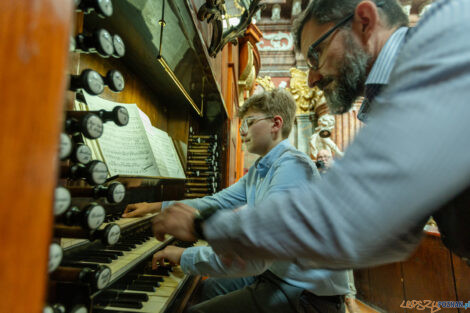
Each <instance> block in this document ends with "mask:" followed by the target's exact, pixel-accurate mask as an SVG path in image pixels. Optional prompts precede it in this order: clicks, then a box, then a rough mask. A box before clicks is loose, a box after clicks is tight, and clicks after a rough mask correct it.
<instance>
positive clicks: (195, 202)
mask: <svg viewBox="0 0 470 313" xmlns="http://www.w3.org/2000/svg"><path fill="white" fill-rule="evenodd" d="M319 177H320V176H319V174H318V171H317V169H316V167H315V164H314V163H313V162H312V160H311V159H310V158H309V157H308V156H307V155H305V154H304V153H302V152H300V151H298V150H296V149H295V148H294V147H293V146H292V145H291V144H290V143H289V141H288V140H287V139H286V140H283V141H282V142H281V143H279V144H278V145H277V146H276V147H274V148H273V149H272V150H271V151H270V152H269V153H268V154H266V155H265V156H264V157H262V158H260V159H258V160H257V161H256V163H255V164H254V165H253V166H252V167H251V168H250V169H249V171H248V173H247V174H246V175H245V176H243V177H242V178H241V179H240V180H239V181H238V182H236V183H235V184H233V185H232V186H230V187H228V188H226V189H224V190H222V191H220V192H218V193H216V194H214V195H212V196H207V197H204V198H200V199H191V200H184V201H182V202H184V203H186V204H188V205H190V206H192V207H194V208H196V209H199V210H201V209H204V208H208V207H217V208H219V209H229V210H233V209H235V208H239V207H241V206H244V205H248V206H249V207H254V206H256V205H258V204H259V203H260V202H262V201H263V200H266V199H268V198H271V197H273V196H274V195H276V194H278V193H280V192H284V191H286V190H289V189H293V188H298V187H299V186H302V185H305V184H313V183H314V182H315V181H317V180H318V179H319ZM244 210H245V208H242V209H241V210H239V211H244ZM303 262H304V260H295V263H292V262H284V261H280V262H277V261H276V262H272V263H271V262H268V261H252V262H248V264H247V265H246V267H244V268H243V269H242V268H241V267H240V266H238V265H237V264H235V265H232V266H230V267H226V266H224V265H223V263H222V262H221V261H220V259H219V257H218V256H217V255H216V254H215V253H214V251H213V250H212V248H211V247H193V248H188V249H186V250H185V251H184V253H183V254H182V256H181V268H182V270H183V271H184V272H185V273H188V274H198V275H208V276H225V277H226V276H231V277H237V276H238V277H246V276H253V275H257V274H261V273H263V272H264V271H265V270H266V269H269V270H270V271H271V272H272V273H274V274H275V275H277V276H278V277H280V278H281V279H283V280H284V281H285V282H287V283H289V284H291V285H294V286H296V287H299V288H303V289H307V290H309V291H311V292H313V293H315V294H317V295H320V296H323V295H325V296H326V295H342V294H347V293H349V289H348V278H347V273H346V271H329V270H321V269H305V268H306V266H305V265H304V264H302V263H303Z"/></svg>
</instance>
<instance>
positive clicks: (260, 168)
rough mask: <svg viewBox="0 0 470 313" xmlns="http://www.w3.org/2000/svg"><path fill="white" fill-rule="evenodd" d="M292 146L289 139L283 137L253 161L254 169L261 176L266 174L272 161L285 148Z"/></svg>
mask: <svg viewBox="0 0 470 313" xmlns="http://www.w3.org/2000/svg"><path fill="white" fill-rule="evenodd" d="M292 148H293V146H292V144H291V143H290V142H289V139H284V140H283V141H281V142H280V143H278V144H277V145H276V146H275V147H274V148H272V149H271V151H269V152H268V153H267V154H266V155H265V156H263V157H260V158H259V159H258V160H256V162H255V169H256V171H257V172H258V174H259V175H260V176H261V177H264V176H266V174H267V173H268V171H269V169H270V168H271V166H272V165H273V164H274V162H275V161H276V160H277V159H278V158H279V157H280V156H281V154H283V153H284V152H285V151H286V150H289V149H292Z"/></svg>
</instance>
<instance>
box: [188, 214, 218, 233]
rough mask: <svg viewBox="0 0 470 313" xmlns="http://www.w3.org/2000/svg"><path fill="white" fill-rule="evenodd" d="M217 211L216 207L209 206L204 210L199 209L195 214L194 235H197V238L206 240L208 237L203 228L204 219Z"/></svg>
mask: <svg viewBox="0 0 470 313" xmlns="http://www.w3.org/2000/svg"><path fill="white" fill-rule="evenodd" d="M216 211H217V209H216V208H207V209H204V210H197V211H196V212H195V213H194V215H195V216H194V221H193V223H194V224H193V225H194V235H195V236H196V238H198V239H202V240H206V238H205V237H204V232H203V230H202V224H203V223H204V221H206V220H207V219H209V218H210V217H211V216H212V215H213V214H214V213H215V212H216Z"/></svg>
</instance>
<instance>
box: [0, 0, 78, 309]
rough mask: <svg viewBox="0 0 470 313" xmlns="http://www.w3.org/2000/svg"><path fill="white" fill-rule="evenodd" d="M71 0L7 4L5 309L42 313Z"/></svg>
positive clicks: (2, 81) (0, 79) (1, 187)
mask: <svg viewBox="0 0 470 313" xmlns="http://www.w3.org/2000/svg"><path fill="white" fill-rule="evenodd" d="M71 25H72V1H66V0H42V1H39V0H37V1H19V0H2V1H0V30H1V31H0V62H1V64H0V68H1V69H2V73H1V75H0V94H1V96H2V114H0V158H1V160H2V162H1V165H0V199H2V209H1V210H0V246H1V247H2V248H1V250H0V290H1V291H2V301H0V312H9V313H20V312H21V313H22V312H32V313H39V312H42V307H43V305H44V294H45V287H46V284H45V279H46V275H47V274H46V272H47V262H48V252H49V248H48V247H49V243H50V239H51V223H52V200H53V193H54V192H53V190H54V187H55V184H56V177H57V170H56V168H57V166H56V165H57V157H56V156H57V151H58V147H59V144H58V141H59V133H60V129H61V122H62V107H63V105H64V90H65V87H66V86H65V77H64V74H65V72H66V62H67V55H68V51H67V49H68V41H69V38H70V33H71V29H70V27H71Z"/></svg>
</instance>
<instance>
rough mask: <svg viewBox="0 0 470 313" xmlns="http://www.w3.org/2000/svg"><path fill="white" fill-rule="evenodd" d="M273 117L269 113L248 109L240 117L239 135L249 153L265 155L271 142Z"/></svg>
mask: <svg viewBox="0 0 470 313" xmlns="http://www.w3.org/2000/svg"><path fill="white" fill-rule="evenodd" d="M273 124H274V123H273V117H272V116H271V115H269V114H265V113H262V112H257V111H253V110H252V109H249V110H248V111H247V112H246V114H245V116H244V117H243V119H242V126H241V127H240V135H241V137H242V142H243V143H244V144H245V146H246V149H247V150H248V152H250V153H255V154H258V155H261V156H263V155H265V154H266V153H268V152H269V150H270V149H271V147H272V143H273V134H272V126H273Z"/></svg>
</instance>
